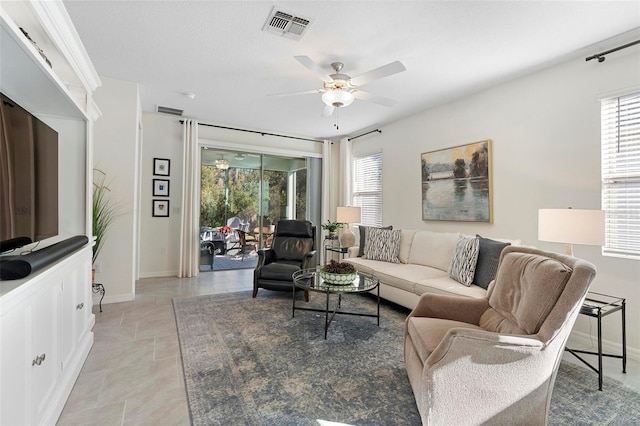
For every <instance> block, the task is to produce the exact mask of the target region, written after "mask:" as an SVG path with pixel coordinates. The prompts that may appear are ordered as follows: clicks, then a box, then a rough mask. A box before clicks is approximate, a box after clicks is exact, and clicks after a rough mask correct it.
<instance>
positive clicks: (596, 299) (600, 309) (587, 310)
mask: <svg viewBox="0 0 640 426" xmlns="http://www.w3.org/2000/svg"><path fill="white" fill-rule="evenodd" d="M625 308H626V299H625V298H623V297H616V296H610V295H607V294H602V293H595V292H592V291H590V292H587V298H586V299H585V301H584V303H583V304H582V307H581V308H580V314H582V315H586V316H589V317H593V318H597V319H598V351H597V352H593V351H586V350H580V349H570V348H565V349H566V350H567V351H568V352H570V353H571V354H573V355H574V356H575V357H576V358H578V359H579V360H580V361H582V362H583V363H584V364H586V365H587V366H588V367H589V368H590V369H592V370H593V371H595V372H596V373H598V390H602V357H605V356H606V357H610V358H620V359H622V372H623V373H626V372H627V328H626V325H625ZM618 311H620V313H621V316H622V355H618V354H608V353H603V351H602V318H604V317H606V316H607V315H610V314H612V313H614V312H618ZM579 354H587V355H597V356H598V368H596V367H594V366H593V365H591V364H590V363H589V362H588V361H587V360H585V359H584V358H583V357H581V356H580V355H579Z"/></svg>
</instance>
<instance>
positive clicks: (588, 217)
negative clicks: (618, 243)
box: [538, 207, 604, 256]
mask: <svg viewBox="0 0 640 426" xmlns="http://www.w3.org/2000/svg"><path fill="white" fill-rule="evenodd" d="M538 240H540V241H549V242H552V243H565V244H566V254H568V255H569V256H573V244H583V245H590V246H601V245H603V244H604V211H602V210H581V209H572V208H571V207H569V208H568V209H540V210H538Z"/></svg>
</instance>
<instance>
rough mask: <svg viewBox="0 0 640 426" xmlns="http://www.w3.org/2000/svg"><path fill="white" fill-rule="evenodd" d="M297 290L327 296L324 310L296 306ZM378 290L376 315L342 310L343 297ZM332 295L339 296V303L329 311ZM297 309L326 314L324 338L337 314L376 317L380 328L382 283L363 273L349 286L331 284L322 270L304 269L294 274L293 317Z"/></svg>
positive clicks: (358, 273) (358, 274)
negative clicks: (321, 273) (324, 277)
mask: <svg viewBox="0 0 640 426" xmlns="http://www.w3.org/2000/svg"><path fill="white" fill-rule="evenodd" d="M296 288H301V289H304V290H309V291H315V292H318V293H325V294H326V304H325V308H324V309H316V308H305V307H302V306H296ZM374 289H377V290H378V297H377V307H376V313H375V314H370V313H364V312H349V311H343V310H341V309H340V304H341V302H342V295H343V294H349V293H366V292H369V291H371V290H374ZM332 294H337V295H338V303H337V305H336V307H335V309H333V310H330V309H329V297H330V296H331V295H332ZM296 309H297V310H300V311H314V312H324V338H325V340H326V338H327V330H328V329H329V324H331V321H333V317H334V316H335V315H336V314H341V315H357V316H361V317H375V318H377V319H378V326H380V281H378V279H377V278H375V277H373V276H371V275H367V274H364V273H361V272H357V273H356V277H355V279H354V280H353V281H352V282H350V283H348V284H331V283H328V282H326V281H325V280H324V279H323V278H322V277H321V276H320V268H317V269H316V268H314V269H302V270H300V271H297V272H294V274H293V311H292V315H291V317H295V316H296Z"/></svg>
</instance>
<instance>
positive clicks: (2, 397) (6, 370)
mask: <svg viewBox="0 0 640 426" xmlns="http://www.w3.org/2000/svg"><path fill="white" fill-rule="evenodd" d="M28 323H29V312H28V311H27V310H26V309H24V308H22V307H19V308H16V309H13V310H12V311H11V312H8V313H5V314H4V315H2V319H1V321H0V371H1V372H2V377H0V407H2V409H1V410H0V425H26V424H29V423H30V421H29V420H30V411H31V407H30V404H29V401H30V399H29V375H30V370H31V358H30V353H29V340H28V339H27V336H28V329H29V328H28Z"/></svg>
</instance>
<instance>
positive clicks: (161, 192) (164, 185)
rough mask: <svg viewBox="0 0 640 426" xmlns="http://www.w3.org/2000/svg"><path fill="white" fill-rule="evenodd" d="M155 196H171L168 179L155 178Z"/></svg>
mask: <svg viewBox="0 0 640 426" xmlns="http://www.w3.org/2000/svg"><path fill="white" fill-rule="evenodd" d="M153 196H154V197H168V196H169V181H168V180H167V179H154V180H153Z"/></svg>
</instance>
